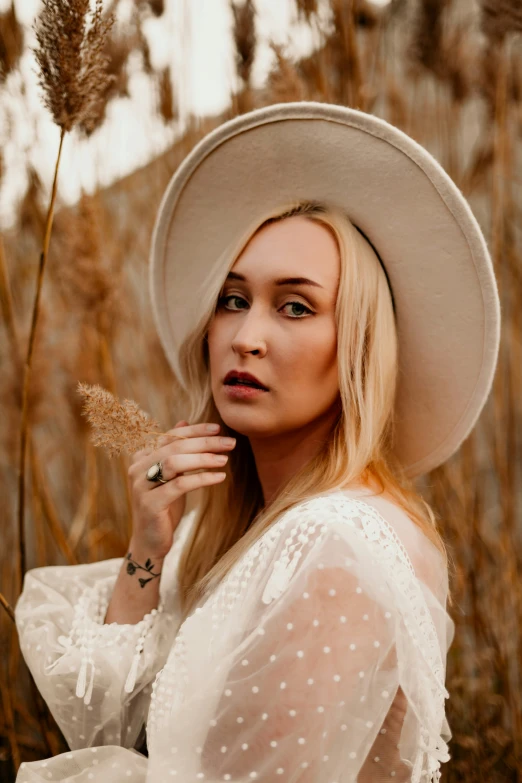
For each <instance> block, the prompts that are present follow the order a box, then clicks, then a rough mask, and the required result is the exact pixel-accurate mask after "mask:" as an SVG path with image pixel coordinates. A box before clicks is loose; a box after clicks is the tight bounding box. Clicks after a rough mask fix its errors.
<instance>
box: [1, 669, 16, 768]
mask: <svg viewBox="0 0 522 783" xmlns="http://www.w3.org/2000/svg"><path fill="white" fill-rule="evenodd" d="M0 691H1V692H2V706H3V712H4V718H5V732H6V734H7V740H8V742H9V747H10V749H11V756H12V759H13V764H14V766H15V769H18V767H19V766H20V747H19V745H18V739H17V736H16V727H15V721H14V713H13V704H12V700H11V691H10V689H9V687H8V686H7V685H4V683H3V682H0Z"/></svg>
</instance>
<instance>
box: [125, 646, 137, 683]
mask: <svg viewBox="0 0 522 783" xmlns="http://www.w3.org/2000/svg"><path fill="white" fill-rule="evenodd" d="M139 662H140V654H139V652H136V653H135V655H134V658H133V659H132V665H131V667H130V671H129V674H128V677H127V679H126V681H125V692H126V693H132V691H133V690H134V686H135V684H136V675H137V674H138V665H139Z"/></svg>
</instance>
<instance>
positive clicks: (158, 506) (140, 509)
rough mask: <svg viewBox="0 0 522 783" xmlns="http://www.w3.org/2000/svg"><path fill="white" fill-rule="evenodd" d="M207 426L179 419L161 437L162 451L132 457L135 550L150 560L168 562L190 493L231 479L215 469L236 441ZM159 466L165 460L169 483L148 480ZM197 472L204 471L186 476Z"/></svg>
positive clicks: (142, 452) (129, 473) (226, 457)
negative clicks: (161, 559) (162, 559)
mask: <svg viewBox="0 0 522 783" xmlns="http://www.w3.org/2000/svg"><path fill="white" fill-rule="evenodd" d="M182 425H187V426H182ZM208 426H209V424H208V423H207V422H203V423H202V424H194V425H188V422H186V421H179V422H178V423H177V424H176V426H175V427H174V428H173V429H172V430H169V431H168V432H167V433H165V435H164V436H162V438H161V439H160V441H159V442H160V447H159V448H157V449H155V450H154V451H150V450H149V449H141V450H140V451H137V452H135V454H133V456H132V463H131V465H130V467H129V470H128V475H129V482H130V488H131V499H132V537H131V543H130V546H129V549H131V551H132V549H133V548H135V549H136V550H140V551H142V552H147V554H148V556H149V557H151V558H157V559H160V558H164V557H165V555H166V554H167V552H168V551H169V550H170V548H171V546H172V536H173V533H174V531H175V530H176V528H177V526H178V525H179V523H180V521H181V518H182V517H183V514H184V513H185V506H186V494H187V492H191V491H192V490H194V489H199V488H200V487H205V486H209V485H210V484H217V483H219V482H220V481H223V480H224V478H225V477H226V473H218V472H215V471H212V470H210V468H220V467H223V466H224V465H225V464H226V462H227V460H228V456H227V455H223V454H220V453H219V452H222V451H230V450H231V449H233V448H234V446H235V445H236V440H235V438H227V439H225V438H222V437H220V436H219V435H215V434H212V433H211V432H209V431H208V430H207V427H208ZM217 426H218V431H219V425H217ZM177 436H182V438H180V437H177ZM226 440H227V441H229V442H228V443H226V442H225V441H226ZM155 462H161V464H162V468H163V470H162V473H163V478H164V479H165V480H167V483H166V484H161V483H159V482H157V483H156V482H152V481H149V480H148V479H147V478H146V473H147V470H148V469H149V468H150V467H151V466H152V465H154V463H155ZM192 470H203V472H202V473H193V474H192V475H189V476H187V475H184V474H185V473H186V471H192Z"/></svg>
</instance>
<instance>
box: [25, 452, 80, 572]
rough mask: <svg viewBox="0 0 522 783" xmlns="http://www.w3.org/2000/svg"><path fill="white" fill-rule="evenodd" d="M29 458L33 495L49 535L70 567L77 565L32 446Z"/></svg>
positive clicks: (76, 559)
mask: <svg viewBox="0 0 522 783" xmlns="http://www.w3.org/2000/svg"><path fill="white" fill-rule="evenodd" d="M29 456H30V462H31V470H32V475H33V477H34V493H35V496H37V497H38V499H39V503H40V510H41V512H42V517H43V519H44V520H45V522H46V523H47V525H48V526H49V532H50V533H51V535H52V537H53V539H54V541H55V543H56V544H57V546H58V549H59V550H60V552H61V553H62V555H63V557H64V558H65V560H66V561H67V562H68V563H69V564H71V565H77V564H78V558H77V557H76V555H75V554H74V552H73V551H72V549H71V547H70V546H69V542H68V540H67V536H66V535H65V533H64V532H63V529H62V526H61V523H60V520H59V517H58V514H57V512H56V509H55V507H54V504H53V502H52V499H51V496H50V493H49V490H48V487H47V483H46V481H45V478H44V476H43V471H42V466H41V464H40V462H39V461H38V460H37V459H36V452H35V448H34V445H33V446H32V447H31V448H30V449H29Z"/></svg>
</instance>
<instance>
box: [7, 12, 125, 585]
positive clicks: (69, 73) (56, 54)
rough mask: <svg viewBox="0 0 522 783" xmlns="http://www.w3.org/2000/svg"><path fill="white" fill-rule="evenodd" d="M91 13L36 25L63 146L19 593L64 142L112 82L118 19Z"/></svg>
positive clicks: (94, 116) (46, 90)
mask: <svg viewBox="0 0 522 783" xmlns="http://www.w3.org/2000/svg"><path fill="white" fill-rule="evenodd" d="M89 11H90V9H89V0H43V10H42V11H41V13H40V16H39V17H38V20H37V23H36V25H35V34H36V40H37V42H38V46H37V48H36V49H35V57H36V61H37V63H38V66H39V84H40V86H41V87H42V88H43V94H44V103H45V105H46V106H47V108H48V109H49V111H50V112H51V114H52V116H53V119H54V121H55V122H56V124H57V125H58V126H59V127H60V142H59V147H58V155H57V158H56V164H55V167H54V176H53V185H52V190H51V198H50V202H49V208H48V212H47V219H46V225H45V234H44V241H43V249H42V252H41V254H40V264H39V268H38V279H37V284H36V295H35V300H34V305H33V310H32V318H31V328H30V332H29V341H28V347H27V355H26V360H25V369H24V379H23V391H22V414H21V422H20V454H19V466H18V515H17V517H18V542H19V559H18V583H19V588H20V589H21V586H22V580H23V575H24V573H25V570H26V544H25V527H24V521H25V513H24V512H25V457H26V447H27V430H28V396H29V383H30V379H31V363H32V357H33V347H34V338H35V334H36V326H37V323H38V314H39V308H40V295H41V290H42V282H43V275H44V271H45V266H46V262H47V256H48V252H49V243H50V239H51V231H52V224H53V216H54V206H55V201H56V190H57V184H58V171H59V168H60V160H61V155H62V148H63V141H64V137H65V134H66V133H67V132H68V131H70V130H71V129H72V128H73V127H74V126H75V125H76V124H78V123H79V122H81V123H83V125H84V126H85V127H88V128H89V129H90V130H93V129H94V128H95V127H97V126H98V125H99V124H100V121H101V117H102V114H103V110H104V107H103V106H102V101H100V95H101V94H105V91H106V88H107V85H108V84H109V83H110V80H111V78H110V77H109V76H108V75H107V74H106V72H105V67H106V65H107V60H106V58H105V57H104V56H103V54H102V50H103V47H104V45H105V41H106V38H107V35H108V32H109V30H110V28H111V27H112V25H113V23H114V21H115V20H114V17H108V18H107V19H105V20H104V19H103V18H102V0H96V5H95V10H94V13H93V15H92V20H91V24H90V25H89V26H88V25H87V18H88V16H89Z"/></svg>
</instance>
